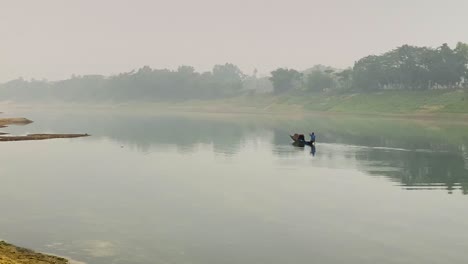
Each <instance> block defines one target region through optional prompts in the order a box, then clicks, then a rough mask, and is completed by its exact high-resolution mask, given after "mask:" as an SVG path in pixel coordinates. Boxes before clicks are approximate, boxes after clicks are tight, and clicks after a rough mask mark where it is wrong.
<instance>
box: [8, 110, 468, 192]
mask: <svg viewBox="0 0 468 264" xmlns="http://www.w3.org/2000/svg"><path fill="white" fill-rule="evenodd" d="M33 118H34V120H35V121H36V122H35V123H33V125H32V126H29V128H28V129H29V130H31V129H32V131H28V132H35V131H34V129H35V127H34V124H40V125H41V126H42V127H39V128H37V129H38V130H41V131H43V130H44V127H47V128H50V129H52V130H53V131H51V132H69V131H82V130H83V128H86V129H85V130H86V131H88V132H89V133H90V134H92V135H93V137H91V138H89V139H88V140H96V139H102V138H106V139H110V140H112V141H115V142H118V144H121V145H125V146H131V147H134V148H136V149H137V150H139V151H143V152H145V151H150V150H151V149H152V148H154V147H158V148H159V149H160V148H162V147H175V148H176V149H179V150H181V151H184V152H187V151H188V152H190V151H195V149H196V147H197V146H199V145H200V144H206V145H210V146H212V148H213V151H214V152H216V153H224V154H226V155H233V154H236V153H238V152H239V150H240V149H241V148H242V146H243V145H244V144H245V143H246V142H249V143H252V144H254V143H255V144H256V143H258V142H267V143H268V144H271V145H272V146H276V147H278V146H280V147H287V146H291V143H292V142H291V139H290V138H289V135H290V134H291V133H294V132H296V131H299V132H300V131H310V130H311V129H313V130H314V131H317V142H319V144H331V145H337V146H338V145H339V146H344V147H343V148H342V149H341V150H339V151H337V150H334V151H331V150H328V149H326V148H323V149H321V154H322V155H320V156H317V158H322V156H328V157H333V156H334V155H343V156H344V158H345V159H348V160H352V161H356V162H358V163H359V164H361V166H360V169H361V170H363V171H365V172H367V173H369V174H370V175H374V176H383V177H386V178H388V179H389V180H391V181H393V182H397V183H398V185H401V186H402V187H403V188H405V189H408V190H423V189H445V190H447V191H448V192H449V193H452V192H453V191H454V190H457V189H459V190H461V191H462V193H463V194H468V136H467V135H468V126H463V125H451V124H437V123H417V122H414V121H401V120H400V121H397V120H382V119H379V120H375V119H368V118H367V119H364V118H354V119H339V118H335V119H333V118H318V119H314V120H307V121H304V120H295V121H291V120H279V119H272V118H265V117H262V118H258V117H253V116H248V117H247V116H230V117H225V116H208V117H207V116H185V115H143V116H142V115H133V114H122V113H116V112H110V113H106V112H103V113H98V114H89V113H69V114H67V115H59V114H52V115H38V116H36V117H33ZM309 124H313V128H311V127H310V125H309ZM9 129H10V128H9ZM12 129H18V130H19V131H21V130H23V129H24V128H23V127H21V128H12ZM267 135H269V136H267ZM346 146H355V147H354V148H351V147H346ZM291 147H292V146H291ZM306 147H307V148H310V155H311V156H313V157H315V156H316V154H317V153H316V151H317V149H316V146H313V147H310V146H306ZM280 149H281V148H280ZM340 152H343V153H341V154H340ZM274 154H275V155H278V156H282V155H286V153H285V152H283V151H281V150H280V151H274Z"/></svg>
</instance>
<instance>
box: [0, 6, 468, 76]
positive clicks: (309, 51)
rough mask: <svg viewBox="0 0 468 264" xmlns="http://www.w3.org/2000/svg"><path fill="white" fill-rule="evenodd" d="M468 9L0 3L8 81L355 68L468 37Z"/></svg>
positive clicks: (0, 55) (0, 64)
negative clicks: (221, 68) (163, 71)
mask: <svg viewBox="0 0 468 264" xmlns="http://www.w3.org/2000/svg"><path fill="white" fill-rule="evenodd" d="M467 10H468V0H445V1H440V0H406V1H404V0H320V1H316V0H288V1H274V0H270V1H266V0H265V1H263V0H231V1H224V0H196V1H195V0H194V1H188V0H185V1H180V0H179V1H178V0H171V1H169V0H165V1H159V0H152V1H150V0H148V1H145V0H0V82H2V81H7V80H11V79H13V78H17V77H19V76H22V77H25V78H36V79H42V78H46V79H49V80H56V79H63V78H68V77H69V76H70V75H71V74H77V75H83V74H95V73H96V74H104V75H109V74H116V73H119V72H124V71H130V70H132V69H135V68H139V67H141V66H144V65H149V66H151V67H153V68H169V69H176V68H177V66H178V65H192V66H194V67H195V68H196V69H197V70H199V71H205V70H210V69H211V67H212V66H213V65H214V64H220V63H226V62H231V63H234V64H237V65H239V66H240V68H241V69H242V70H243V71H244V72H246V73H251V72H252V70H253V69H254V68H257V69H258V70H259V72H260V73H265V74H266V73H268V72H269V71H271V70H273V69H275V68H277V67H290V68H295V69H298V70H303V69H306V68H308V67H310V66H313V65H315V64H326V65H332V66H336V67H347V66H352V65H353V63H354V61H355V60H357V59H359V58H361V57H363V56H365V55H368V54H379V53H382V52H384V51H387V50H389V49H392V48H395V47H396V46H399V45H402V44H405V43H408V44H413V45H424V46H438V45H440V44H442V43H443V42H446V43H448V44H449V45H451V46H453V45H455V44H456V42H458V41H463V42H468V27H467V25H468V14H467V13H466V12H467Z"/></svg>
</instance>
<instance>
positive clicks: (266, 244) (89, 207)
mask: <svg viewBox="0 0 468 264" xmlns="http://www.w3.org/2000/svg"><path fill="white" fill-rule="evenodd" d="M15 114H18V115H21V116H26V117H28V118H31V119H33V120H34V121H35V123H33V124H31V125H28V126H18V127H10V128H7V129H4V130H3V131H6V132H11V133H15V134H25V133H30V132H58V133H61V132H63V133H68V132H72V133H81V132H85V133H90V134H92V135H93V136H91V137H87V138H79V139H58V140H49V141H31V142H6V143H2V144H0V148H1V150H2V151H0V160H1V166H0V183H1V184H0V214H1V218H0V238H2V239H6V240H8V241H9V242H12V243H15V244H18V245H22V246H25V247H29V248H33V249H35V250H39V251H43V252H49V253H53V254H57V255H62V256H68V257H71V258H73V259H77V260H79V261H82V262H86V263H97V264H100V263H102V264H105V263H127V264H132V263H193V264H210V263H212V264H215V263H216V264H219V263H233V264H234V263H236V264H237V263H252V264H253V263H255V264H259V263H265V264H272V263H353V264H354V263H355V264H363V263H369V264H370V263H372V264H374V263H466V262H468V255H467V254H466V248H467V246H468V233H467V232H466V230H468V221H467V219H468V196H466V195H465V194H467V193H468V137H467V136H465V135H468V128H467V127H465V126H463V125H450V124H434V123H426V122H424V123H420V122H412V121H391V120H374V119H359V118H355V119H351V118H346V119H344V118H338V117H336V118H333V119H330V118H318V117H315V118H314V117H310V118H306V119H303V120H301V119H298V120H288V119H281V118H272V117H270V116H260V117H258V116H257V117H255V116H221V115H190V116H183V115H156V114H147V115H141V114H139V115H136V114H133V115H132V114H124V113H117V112H112V113H109V112H92V113H88V112H86V113H83V112H81V113H80V112H62V113H51V112H37V111H36V112H23V113H21V112H18V113H15ZM310 130H314V131H316V133H317V134H318V136H317V138H318V143H317V146H316V149H315V153H311V148H310V147H305V148H296V147H293V146H292V145H291V142H290V139H289V136H288V134H289V133H294V132H303V133H307V132H309V131H310Z"/></svg>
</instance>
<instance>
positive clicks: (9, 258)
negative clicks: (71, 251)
mask: <svg viewBox="0 0 468 264" xmlns="http://www.w3.org/2000/svg"><path fill="white" fill-rule="evenodd" d="M23 263H31V264H46V263H47V264H66V263H70V262H69V261H68V260H67V259H65V258H61V257H56V256H50V255H45V254H41V253H37V252H34V251H32V250H29V249H26V248H21V247H17V246H14V245H11V244H8V243H6V242H4V241H0V264H23Z"/></svg>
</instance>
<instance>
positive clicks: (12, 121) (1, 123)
mask: <svg viewBox="0 0 468 264" xmlns="http://www.w3.org/2000/svg"><path fill="white" fill-rule="evenodd" d="M32 122H33V121H31V120H29V119H26V118H23V117H14V118H0V128H5V127H7V126H9V125H27V124H30V123H32ZM6 135H8V133H4V132H0V142H2V141H24V140H44V139H54V138H77V137H87V136H89V135H88V134H29V135H25V136H10V135H8V136H6Z"/></svg>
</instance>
